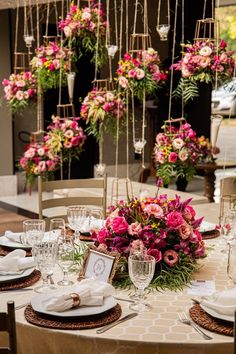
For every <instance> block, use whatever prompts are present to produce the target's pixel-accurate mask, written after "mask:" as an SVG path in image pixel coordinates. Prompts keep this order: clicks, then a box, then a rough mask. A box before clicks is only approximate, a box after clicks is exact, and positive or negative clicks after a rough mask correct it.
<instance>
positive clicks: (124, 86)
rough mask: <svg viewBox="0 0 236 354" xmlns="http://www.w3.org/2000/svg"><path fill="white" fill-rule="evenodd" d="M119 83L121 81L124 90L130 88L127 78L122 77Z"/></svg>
mask: <svg viewBox="0 0 236 354" xmlns="http://www.w3.org/2000/svg"><path fill="white" fill-rule="evenodd" d="M118 81H119V85H120V86H121V87H123V88H124V89H126V88H127V87H128V80H127V79H126V77H124V76H120V77H119V80H118Z"/></svg>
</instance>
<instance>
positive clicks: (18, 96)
mask: <svg viewBox="0 0 236 354" xmlns="http://www.w3.org/2000/svg"><path fill="white" fill-rule="evenodd" d="M16 99H17V100H18V101H22V100H23V99H24V92H23V91H17V93H16Z"/></svg>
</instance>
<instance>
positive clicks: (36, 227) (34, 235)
mask: <svg viewBox="0 0 236 354" xmlns="http://www.w3.org/2000/svg"><path fill="white" fill-rule="evenodd" d="M44 232H45V221H44V220H38V219H29V220H24V221H23V233H24V234H23V241H24V242H23V243H25V244H26V245H30V246H34V245H35V244H37V243H40V242H42V240H43V237H44Z"/></svg>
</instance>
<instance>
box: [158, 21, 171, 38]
mask: <svg viewBox="0 0 236 354" xmlns="http://www.w3.org/2000/svg"><path fill="white" fill-rule="evenodd" d="M156 30H157V33H158V34H159V36H160V40H161V41H163V42H164V41H167V39H168V33H169V30H170V26H169V25H167V24H161V25H157V26H156Z"/></svg>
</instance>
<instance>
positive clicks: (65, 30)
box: [64, 26, 72, 38]
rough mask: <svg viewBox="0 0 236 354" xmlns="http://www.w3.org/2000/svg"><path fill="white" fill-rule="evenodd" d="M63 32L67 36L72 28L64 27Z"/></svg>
mask: <svg viewBox="0 0 236 354" xmlns="http://www.w3.org/2000/svg"><path fill="white" fill-rule="evenodd" d="M64 34H65V36H66V37H67V38H68V37H70V36H71V35H72V29H71V28H70V27H69V26H65V27H64Z"/></svg>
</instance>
